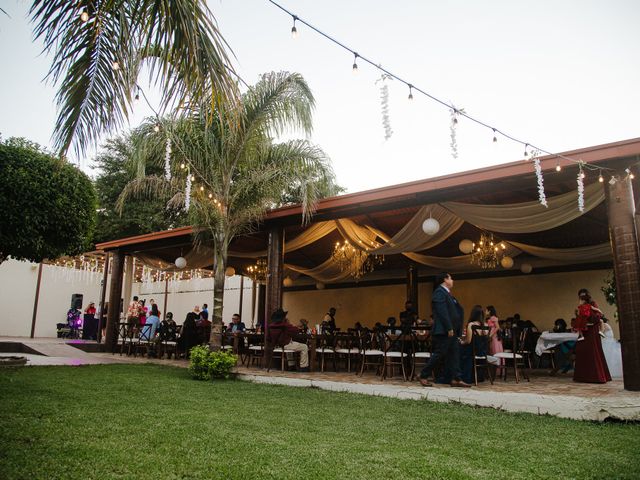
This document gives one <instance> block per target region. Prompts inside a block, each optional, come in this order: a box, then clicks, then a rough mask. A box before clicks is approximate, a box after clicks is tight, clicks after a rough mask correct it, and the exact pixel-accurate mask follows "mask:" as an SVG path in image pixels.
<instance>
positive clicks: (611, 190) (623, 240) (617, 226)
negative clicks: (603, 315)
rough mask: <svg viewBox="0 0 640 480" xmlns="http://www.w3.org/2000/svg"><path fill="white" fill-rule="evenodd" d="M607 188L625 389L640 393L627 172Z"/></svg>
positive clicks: (638, 277)
mask: <svg viewBox="0 0 640 480" xmlns="http://www.w3.org/2000/svg"><path fill="white" fill-rule="evenodd" d="M614 179H616V181H613V182H608V183H607V185H606V199H607V213H608V218H609V235H610V238H611V247H612V249H613V267H614V272H615V277H616V296H617V307H618V321H619V322H620V344H621V347H622V367H623V373H624V388H625V389H626V390H633V391H640V322H639V321H638V320H639V319H640V250H639V248H638V232H637V230H636V224H635V203H634V199H633V185H632V182H631V179H630V178H629V177H628V175H627V174H626V172H619V174H618V175H615V176H614Z"/></svg>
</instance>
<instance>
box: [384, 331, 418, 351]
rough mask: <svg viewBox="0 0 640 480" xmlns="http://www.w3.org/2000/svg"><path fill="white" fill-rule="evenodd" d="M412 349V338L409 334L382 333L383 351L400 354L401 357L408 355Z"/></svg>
mask: <svg viewBox="0 0 640 480" xmlns="http://www.w3.org/2000/svg"><path fill="white" fill-rule="evenodd" d="M412 348H413V336H412V335H411V333H406V334H401V335H394V334H389V333H384V348H383V349H382V350H384V352H385V353H387V352H401V353H402V356H405V355H408V354H409V353H410V352H411V351H412Z"/></svg>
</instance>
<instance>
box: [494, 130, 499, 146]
mask: <svg viewBox="0 0 640 480" xmlns="http://www.w3.org/2000/svg"><path fill="white" fill-rule="evenodd" d="M497 141H498V137H497V135H496V129H495V128H494V129H493V143H497Z"/></svg>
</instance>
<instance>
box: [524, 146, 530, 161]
mask: <svg viewBox="0 0 640 480" xmlns="http://www.w3.org/2000/svg"><path fill="white" fill-rule="evenodd" d="M528 148H529V144H528V143H525V145H524V156H525V158H526V157H528V156H529V152H528V150H527V149H528Z"/></svg>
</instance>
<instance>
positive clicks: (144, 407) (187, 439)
mask: <svg viewBox="0 0 640 480" xmlns="http://www.w3.org/2000/svg"><path fill="white" fill-rule="evenodd" d="M0 405H1V408H2V410H1V411H0V478H2V479H3V480H10V479H110V478H121V479H130V478H139V479H162V480H171V479H209V478H225V479H226V478H239V479H266V478H274V479H276V478H277V479H281V478H304V479H331V478H349V479H377V478H384V479H391V478H393V479H405V478H446V479H463V478H464V479H466V478H488V479H512V478H527V479H529V478H553V479H560V478H580V479H587V478H608V479H610V478H640V461H639V460H640V454H639V453H638V452H640V426H638V425H624V424H595V423H586V422H577V421H572V420H565V419H560V418H555V417H538V416H533V415H529V414H508V413H504V412H499V411H495V410H489V409H475V408H472V407H468V406H463V405H446V404H439V403H431V402H426V401H409V400H394V399H389V398H378V397H369V396H364V395H354V394H347V393H335V392H326V391H322V390H318V389H303V388H290V387H281V386H270V385H258V384H252V383H248V382H242V381H219V382H215V383H210V382H197V381H194V380H191V379H190V378H189V376H188V373H187V371H186V370H184V369H178V368H172V367H165V366H159V365H98V366H83V367H73V368H72V367H30V368H19V369H11V370H7V369H5V370H1V371H0Z"/></svg>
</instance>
